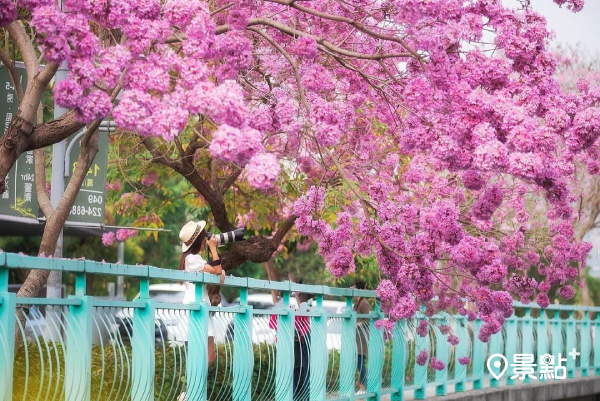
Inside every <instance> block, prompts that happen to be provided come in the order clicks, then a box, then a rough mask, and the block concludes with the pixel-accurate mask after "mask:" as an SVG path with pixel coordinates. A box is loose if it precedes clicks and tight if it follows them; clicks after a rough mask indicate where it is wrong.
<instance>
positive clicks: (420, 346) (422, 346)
mask: <svg viewBox="0 0 600 401" xmlns="http://www.w3.org/2000/svg"><path fill="white" fill-rule="evenodd" d="M417 316H418V319H423V318H424V317H425V316H424V315H423V313H418V314H417ZM415 324H416V325H418V323H415ZM421 351H427V353H428V355H429V357H431V350H430V347H429V335H427V336H425V337H421V336H420V335H418V334H417V333H416V332H415V362H414V363H415V370H414V372H415V379H414V384H415V399H416V400H424V399H425V394H426V391H427V366H428V365H429V360H427V362H425V365H423V366H421V365H419V364H418V363H417V356H418V355H419V353H420V352H421Z"/></svg>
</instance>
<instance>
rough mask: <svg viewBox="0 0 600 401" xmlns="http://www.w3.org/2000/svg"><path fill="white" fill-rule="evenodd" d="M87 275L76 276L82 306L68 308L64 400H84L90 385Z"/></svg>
mask: <svg viewBox="0 0 600 401" xmlns="http://www.w3.org/2000/svg"><path fill="white" fill-rule="evenodd" d="M85 287H86V275H85V273H84V272H78V273H75V295H74V296H70V297H69V298H71V299H79V300H81V305H69V309H68V310H69V312H68V313H67V319H66V320H67V333H66V337H67V338H66V343H67V345H66V353H65V400H66V401H87V400H90V398H91V383H92V322H93V315H92V312H93V306H92V297H89V296H86V295H85Z"/></svg>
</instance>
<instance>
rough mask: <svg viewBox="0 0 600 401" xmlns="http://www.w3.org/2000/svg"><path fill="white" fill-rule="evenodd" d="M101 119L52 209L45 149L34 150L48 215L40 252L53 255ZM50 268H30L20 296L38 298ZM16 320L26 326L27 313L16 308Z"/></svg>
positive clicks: (38, 187)
mask: <svg viewBox="0 0 600 401" xmlns="http://www.w3.org/2000/svg"><path fill="white" fill-rule="evenodd" d="M99 125H100V122H99V121H98V122H95V123H93V124H91V125H90V127H89V128H88V131H87V132H86V134H85V136H84V138H83V139H82V141H81V151H80V153H79V157H78V159H77V165H76V166H75V171H74V172H73V176H72V177H71V180H69V184H68V185H67V188H66V189H65V194H64V195H63V197H62V198H61V200H60V202H59V204H58V206H57V208H56V209H53V208H52V204H51V203H50V199H49V197H48V194H47V193H46V171H45V166H44V151H43V150H42V149H37V150H35V151H34V159H35V175H36V180H35V181H36V185H35V189H36V193H37V196H38V200H39V203H40V208H41V210H42V213H43V214H44V216H45V217H46V225H45V227H44V233H43V235H42V243H41V245H40V249H39V255H54V251H55V250H56V245H57V241H58V237H59V235H60V231H61V229H62V227H63V226H64V224H65V221H66V220H67V218H68V217H69V213H70V211H71V208H72V207H73V203H75V198H76V197H77V194H78V193H79V189H80V188H81V184H82V183H83V180H84V179H85V176H86V175H87V173H88V170H89V169H90V166H91V165H92V162H93V161H94V157H96V153H98V135H99V134H98V126H99ZM49 275H50V271H49V270H31V272H30V273H29V274H28V275H27V278H26V279H25V281H24V282H23V285H22V286H21V288H20V289H19V292H18V293H17V297H18V298H21V297H36V296H38V294H39V293H40V291H41V289H42V288H43V287H44V285H45V284H46V281H47V279H48V276H49ZM17 319H19V321H20V322H21V327H25V316H24V315H23V313H21V310H20V309H17ZM22 341H23V339H22V337H21V333H20V330H19V329H18V328H17V329H16V330H15V342H16V345H17V347H18V346H19V345H20V344H21V342H22Z"/></svg>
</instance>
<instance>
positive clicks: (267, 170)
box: [246, 153, 280, 189]
mask: <svg viewBox="0 0 600 401" xmlns="http://www.w3.org/2000/svg"><path fill="white" fill-rule="evenodd" d="M279 171H280V167H279V162H278V160H277V158H276V157H275V155H273V154H272V153H260V154H256V155H254V156H253V157H252V158H251V159H250V162H249V163H248V165H247V166H246V180H247V181H248V184H250V185H251V186H252V187H254V188H256V189H270V188H273V187H274V186H275V183H276V182H277V177H278V176H279Z"/></svg>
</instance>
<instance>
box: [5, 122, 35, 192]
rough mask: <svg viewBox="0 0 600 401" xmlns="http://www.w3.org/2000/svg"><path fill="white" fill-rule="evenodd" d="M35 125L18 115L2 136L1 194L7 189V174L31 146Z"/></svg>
mask: <svg viewBox="0 0 600 401" xmlns="http://www.w3.org/2000/svg"><path fill="white" fill-rule="evenodd" d="M32 131H33V125H32V124H31V123H29V122H28V121H26V120H24V119H23V118H21V116H20V115H19V114H18V113H17V115H16V116H15V117H14V118H13V120H12V122H11V123H10V125H9V126H8V130H7V131H6V133H5V134H4V135H3V136H2V138H0V194H1V193H3V192H4V191H5V190H6V175H7V174H8V172H9V171H10V169H11V168H12V166H14V164H15V163H16V161H17V159H18V158H19V156H20V155H21V153H23V152H25V151H26V150H27V147H28V146H29V141H28V138H29V136H30V134H31V132H32Z"/></svg>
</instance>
